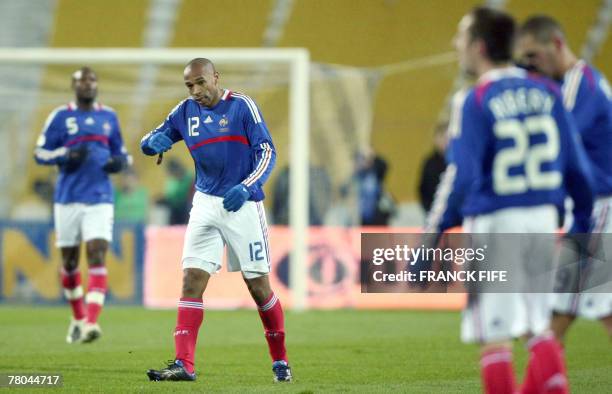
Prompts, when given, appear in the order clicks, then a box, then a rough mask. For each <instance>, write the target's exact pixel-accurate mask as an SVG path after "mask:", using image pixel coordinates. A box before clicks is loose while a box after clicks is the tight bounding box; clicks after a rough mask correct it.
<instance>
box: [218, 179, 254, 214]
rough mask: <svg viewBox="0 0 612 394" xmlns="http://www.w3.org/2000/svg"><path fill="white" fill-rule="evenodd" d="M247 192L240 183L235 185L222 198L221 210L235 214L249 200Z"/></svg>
mask: <svg viewBox="0 0 612 394" xmlns="http://www.w3.org/2000/svg"><path fill="white" fill-rule="evenodd" d="M250 195H251V193H249V190H248V189H247V187H246V186H244V185H243V184H242V183H239V184H237V185H236V186H234V187H232V188H231V189H229V190H228V191H227V193H225V195H224V196H223V208H225V209H226V210H227V211H230V212H236V211H238V210H239V209H240V207H242V205H243V204H244V203H245V201H246V200H248V199H249V196H250Z"/></svg>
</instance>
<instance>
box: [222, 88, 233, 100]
mask: <svg viewBox="0 0 612 394" xmlns="http://www.w3.org/2000/svg"><path fill="white" fill-rule="evenodd" d="M230 94H232V92H231V91H229V89H223V94H222V95H221V100H227V99H228V98H229V96H230Z"/></svg>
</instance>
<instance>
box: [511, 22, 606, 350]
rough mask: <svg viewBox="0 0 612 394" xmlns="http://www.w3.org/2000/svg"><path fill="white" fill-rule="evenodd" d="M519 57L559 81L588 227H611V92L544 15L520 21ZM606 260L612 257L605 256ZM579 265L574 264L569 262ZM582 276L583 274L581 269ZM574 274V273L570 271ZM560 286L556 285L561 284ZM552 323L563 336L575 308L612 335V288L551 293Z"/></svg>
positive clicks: (604, 229) (576, 312)
mask: <svg viewBox="0 0 612 394" xmlns="http://www.w3.org/2000/svg"><path fill="white" fill-rule="evenodd" d="M517 44H518V45H517V54H518V57H519V59H520V61H521V63H523V64H526V65H528V66H529V67H531V68H533V69H535V70H536V71H538V72H540V73H542V74H544V75H546V76H547V77H550V78H553V79H555V80H556V81H558V82H559V83H560V84H561V87H562V94H563V99H564V104H565V107H566V109H567V110H568V111H570V112H571V113H572V115H573V116H574V119H575V122H576V125H577V128H578V132H579V133H580V137H581V141H582V144H583V145H584V148H585V151H586V154H587V156H588V159H589V163H590V166H591V170H592V172H593V177H594V181H595V194H596V197H597V200H596V202H595V207H594V209H593V231H594V232H601V233H611V232H612V209H611V208H612V102H611V100H612V92H611V90H610V85H609V84H608V82H607V81H606V79H605V78H604V77H603V76H602V75H601V74H600V73H599V72H598V71H597V70H595V69H594V68H593V67H592V66H591V65H589V64H587V63H586V62H585V61H584V60H581V59H578V58H577V57H576V56H575V55H574V53H573V52H572V50H571V49H570V48H569V46H568V44H567V40H566V39H565V34H564V32H563V29H562V28H561V26H560V25H559V23H558V22H557V21H555V20H554V19H552V18H550V17H548V16H533V17H530V18H528V19H527V20H526V21H525V22H524V24H523V25H522V26H521V28H520V31H519V39H518V43H517ZM607 263H608V264H610V263H612V261H608V262H607ZM574 266H575V268H576V270H579V269H580V268H579V267H580V266H579V264H575V265H574ZM581 276H583V277H582V280H585V278H584V275H581ZM574 277H578V276H574ZM561 290H562V289H561ZM555 298H556V299H555V305H554V315H553V319H552V325H551V327H552V329H553V331H554V332H555V335H556V336H557V338H558V339H559V340H561V341H562V340H563V338H564V337H565V333H566V331H567V330H568V328H569V326H570V325H571V323H572V322H573V320H574V319H575V318H576V315H577V314H580V315H583V316H585V317H589V318H596V319H600V320H601V321H602V323H603V324H604V325H605V327H606V329H607V331H608V335H609V336H610V337H612V294H610V293H588V294H586V293H585V294H576V293H574V294H571V293H565V294H563V293H561V294H556V295H555Z"/></svg>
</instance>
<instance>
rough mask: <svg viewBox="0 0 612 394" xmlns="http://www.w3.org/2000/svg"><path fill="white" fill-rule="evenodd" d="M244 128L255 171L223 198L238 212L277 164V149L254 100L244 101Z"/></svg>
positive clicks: (231, 208) (227, 206)
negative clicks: (253, 156) (253, 157)
mask: <svg viewBox="0 0 612 394" xmlns="http://www.w3.org/2000/svg"><path fill="white" fill-rule="evenodd" d="M242 113H243V126H244V129H245V131H246V134H247V138H248V140H249V145H250V147H251V150H252V152H253V154H254V155H255V166H254V170H253V171H252V172H251V173H250V174H249V175H248V176H247V177H246V178H245V179H244V180H242V182H240V184H238V185H236V186H234V187H232V188H231V189H230V190H229V191H228V192H227V193H226V194H225V196H224V198H223V206H224V207H225V209H227V210H228V211H237V210H239V209H240V207H241V206H242V205H243V204H244V202H245V201H246V200H248V199H249V198H250V197H251V196H252V195H253V193H255V192H256V191H257V190H259V189H261V188H262V187H263V185H264V183H265V182H266V181H267V180H268V178H269V176H270V173H271V172H272V169H273V168H274V165H275V164H276V149H275V148H274V144H273V143H272V137H271V136H270V132H269V131H268V127H267V126H266V123H265V121H264V120H263V117H262V116H261V112H260V111H259V109H258V108H257V105H256V104H255V102H254V101H253V100H251V99H250V98H248V97H246V98H245V100H244V101H243V108H242Z"/></svg>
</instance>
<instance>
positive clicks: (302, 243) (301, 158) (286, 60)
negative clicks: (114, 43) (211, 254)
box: [0, 48, 310, 311]
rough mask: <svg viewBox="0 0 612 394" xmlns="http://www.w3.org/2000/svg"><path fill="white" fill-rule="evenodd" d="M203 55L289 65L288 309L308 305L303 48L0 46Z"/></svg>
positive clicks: (43, 51)
mask: <svg viewBox="0 0 612 394" xmlns="http://www.w3.org/2000/svg"><path fill="white" fill-rule="evenodd" d="M202 56H206V57H207V58H210V59H213V60H214V62H215V63H229V62H234V63H243V64H253V65H254V66H257V65H260V64H262V63H276V64H279V63H280V64H287V65H288V66H289V168H290V171H291V177H290V184H289V207H290V215H289V226H290V228H291V230H292V240H293V244H292V250H291V259H290V262H291V263H290V270H289V288H290V290H291V296H292V309H293V310H296V311H301V310H304V309H307V307H308V305H307V286H306V283H307V264H306V261H307V252H308V250H307V249H308V247H307V245H308V195H309V190H308V189H309V185H308V158H309V135H310V132H309V127H310V125H309V121H310V88H309V84H310V54H309V52H308V50H307V49H305V48H181V49H172V48H162V49H157V48H155V49H146V48H106V49H98V48H0V65H3V64H23V65H49V64H51V65H57V64H84V63H94V64H133V65H144V64H154V65H175V64H185V63H186V62H187V61H189V59H193V58H196V57H202Z"/></svg>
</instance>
